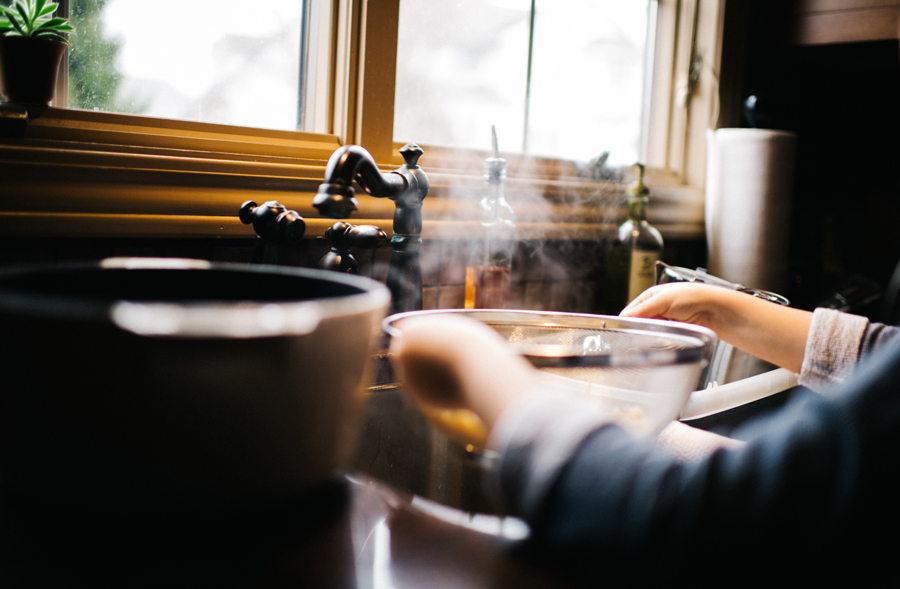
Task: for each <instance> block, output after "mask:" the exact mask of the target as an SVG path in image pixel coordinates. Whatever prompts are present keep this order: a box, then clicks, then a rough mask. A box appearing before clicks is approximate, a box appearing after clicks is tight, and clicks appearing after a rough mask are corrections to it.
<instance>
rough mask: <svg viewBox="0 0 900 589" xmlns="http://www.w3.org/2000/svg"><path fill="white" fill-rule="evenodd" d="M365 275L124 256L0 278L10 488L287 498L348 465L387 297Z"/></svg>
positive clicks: (104, 496)
mask: <svg viewBox="0 0 900 589" xmlns="http://www.w3.org/2000/svg"><path fill="white" fill-rule="evenodd" d="M389 299H390V295H389V293H388V291H387V289H386V288H385V287H384V286H383V285H381V284H379V283H377V282H374V281H371V280H368V279H366V278H362V277H359V276H346V275H341V274H338V273H332V272H324V271H319V270H307V269H299V268H285V267H270V266H250V265H239V264H215V263H208V262H203V261H195V260H173V259H148V258H127V259H109V260H105V261H103V262H99V263H79V264H68V265H48V266H35V267H27V268H19V269H9V270H5V271H3V272H0V373H2V374H3V380H2V385H0V487H2V490H3V491H4V492H15V493H27V494H28V495H30V496H46V497H48V498H61V497H65V498H66V499H67V500H75V501H77V500H85V501H91V502H94V503H96V502H104V501H109V502H115V501H122V502H129V504H167V503H171V502H176V501H177V502H179V503H180V504H184V503H185V502H191V501H197V502H203V503H204V504H210V503H216V502H220V503H228V502H232V501H244V500H257V499H264V498H278V497H283V496H291V495H292V494H296V493H302V492H304V491H305V490H309V489H311V488H313V487H315V486H316V485H319V484H320V483H323V482H325V481H327V480H329V479H330V478H331V477H333V476H334V475H335V473H336V472H338V471H339V470H340V469H341V468H342V467H343V466H345V465H346V463H347V461H348V460H349V459H350V457H351V455H352V453H353V450H354V443H355V438H356V435H357V423H356V418H357V414H358V413H359V411H360V409H361V406H360V405H361V402H362V399H363V391H362V389H361V386H362V385H363V384H364V380H365V373H366V370H367V365H368V363H369V361H370V358H371V355H372V352H373V350H374V346H375V344H376V342H377V341H378V338H379V337H380V333H381V332H380V328H379V326H380V322H381V319H382V318H383V317H384V313H385V311H386V309H387V306H388V303H389Z"/></svg>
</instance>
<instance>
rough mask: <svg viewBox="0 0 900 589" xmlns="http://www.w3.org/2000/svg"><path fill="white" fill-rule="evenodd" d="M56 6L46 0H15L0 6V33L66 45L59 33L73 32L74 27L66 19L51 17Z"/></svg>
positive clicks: (66, 42) (65, 40)
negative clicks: (10, 3) (8, 5)
mask: <svg viewBox="0 0 900 589" xmlns="http://www.w3.org/2000/svg"><path fill="white" fill-rule="evenodd" d="M58 6H59V5H58V4H56V3H54V2H47V0H15V3H14V4H13V5H12V6H10V7H0V34H2V35H7V36H10V37H38V38H42V39H52V40H54V41H62V42H63V43H65V44H66V45H68V44H69V41H68V40H67V39H66V38H65V37H63V36H62V34H61V33H72V32H75V28H74V27H73V26H72V25H70V24H69V21H68V20H67V19H65V18H60V17H56V18H54V17H53V13H54V12H56V9H57V7H58Z"/></svg>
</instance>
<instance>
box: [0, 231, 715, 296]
mask: <svg viewBox="0 0 900 589" xmlns="http://www.w3.org/2000/svg"><path fill="white" fill-rule="evenodd" d="M248 232H250V234H252V229H250V228H249V227H248ZM257 246H258V240H256V239H254V238H252V237H251V238H247V239H190V238H184V239H126V238H117V239H104V238H29V237H18V238H10V237H3V238H0V266H11V265H19V264H31V263H52V262H65V261H86V260H100V259H103V258H106V257H111V256H141V257H148V256H149V257H185V258H196V259H204V260H210V261H216V262H240V263H249V262H251V260H252V259H253V254H254V248H255V247H257ZM606 246H607V243H606V242H605V241H596V240H592V241H586V240H573V241H561V240H552V241H536V240H529V241H523V242H522V243H520V245H519V248H518V251H517V253H516V256H515V259H514V263H513V278H512V281H513V301H512V303H511V307H513V308H522V309H534V310H554V311H566V312H582V313H590V312H598V311H599V308H598V306H597V303H596V299H597V297H598V295H599V289H600V288H602V285H601V281H600V276H601V272H602V268H603V260H604V251H605V248H606ZM465 247H466V246H465V244H464V243H463V242H461V241H458V240H427V239H426V240H424V243H423V247H422V278H423V306H424V307H425V308H426V309H433V308H461V307H462V306H463V300H464V284H465V261H464V260H463V259H462V256H461V255H460V252H463V251H465ZM705 248H706V246H705V243H704V241H703V240H702V239H701V238H688V239H670V240H668V241H667V242H666V255H665V260H666V261H667V262H669V263H671V264H674V265H679V266H687V267H691V268H694V267H696V266H702V265H703V264H704V260H705V253H706V249H705ZM328 249H329V245H328V243H327V241H326V240H324V239H321V238H318V239H306V240H304V241H303V243H302V244H300V245H299V246H298V247H296V248H289V249H284V250H282V254H281V257H280V259H279V263H283V264H286V265H291V266H305V267H313V266H315V265H316V264H317V263H318V261H319V260H320V259H321V258H322V256H324V255H325V254H326V253H327V252H328ZM353 254H354V257H356V258H357V260H358V261H359V262H360V266H361V273H362V274H363V275H366V276H369V277H372V278H375V279H377V280H380V281H382V282H384V281H385V279H386V278H387V266H388V261H389V259H390V248H389V247H383V248H380V249H378V250H374V251H373V250H354V252H353Z"/></svg>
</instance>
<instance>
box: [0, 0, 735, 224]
mask: <svg viewBox="0 0 900 589" xmlns="http://www.w3.org/2000/svg"><path fill="white" fill-rule="evenodd" d="M315 1H316V2H317V9H318V11H319V14H320V18H319V20H318V21H317V25H318V27H317V30H316V38H317V39H318V43H317V44H316V47H315V51H314V52H311V54H314V56H315V63H316V68H315V75H314V79H315V84H311V85H310V86H311V87H312V89H309V88H308V91H307V96H308V97H312V98H313V100H311V101H310V102H309V103H308V105H307V109H308V110H307V111H306V115H307V116H308V119H307V120H308V121H309V123H308V126H307V128H308V129H310V130H311V131H312V132H304V131H268V130H262V129H255V128H246V127H234V126H226V125H215V124H207V123H196V122H190V121H174V120H167V119H155V118H151V117H142V116H134V115H124V114H117V113H103V112H93V111H81V110H74V109H65V108H60V107H50V108H46V109H42V108H29V123H28V131H27V134H26V136H25V137H24V138H20V139H17V138H6V139H0V181H2V183H3V185H4V187H5V188H4V192H5V193H7V194H6V195H5V196H4V197H3V198H2V199H0V235H32V236H41V235H54V236H67V235H69V236H88V235H92V236H116V237H125V236H145V237H154V236H156V237H172V236H184V235H186V234H190V235H193V236H210V237H211V236H218V237H226V236H227V237H245V236H248V235H249V236H251V237H252V231H251V232H249V233H248V231H247V228H246V226H243V225H242V224H241V223H240V222H239V220H238V219H237V210H238V207H239V206H240V204H241V203H242V202H244V201H245V200H256V201H257V202H262V201H265V200H278V201H279V202H281V203H282V204H284V205H285V206H287V207H288V208H290V209H293V210H297V211H298V212H299V213H300V214H301V215H303V216H304V217H305V218H306V219H307V225H308V230H307V235H308V236H311V237H313V236H319V235H322V234H323V233H324V231H325V229H327V228H328V227H329V226H330V225H331V224H332V223H333V221H332V220H328V219H321V218H318V213H317V211H315V209H313V208H312V206H311V200H312V198H313V196H314V194H315V192H316V190H317V187H318V184H319V183H320V182H321V179H322V177H323V175H324V169H325V165H326V163H327V159H328V156H329V155H330V154H331V153H332V152H333V151H334V150H335V149H337V147H339V146H340V145H342V144H358V145H362V146H364V147H365V148H366V149H367V150H368V151H369V152H370V153H372V154H373V156H374V157H375V159H376V161H377V162H379V165H380V166H381V167H382V169H383V170H385V171H386V170H389V169H391V168H392V167H394V166H399V165H401V164H402V159H401V158H400V156H399V154H398V153H397V148H398V147H399V146H398V145H395V144H394V142H393V117H394V83H395V73H396V59H397V26H398V20H399V2H400V0H379V1H378V2H375V1H374V0H315ZM658 2H659V9H658V21H657V27H656V42H655V44H654V46H655V57H654V70H653V78H654V85H653V95H652V96H651V98H650V102H651V108H650V115H649V116H650V129H651V133H650V134H649V136H648V147H647V162H646V163H647V165H648V170H649V171H648V176H647V181H648V184H649V185H650V187H651V189H652V191H653V195H654V205H653V206H652V207H651V208H650V221H651V222H653V223H654V224H655V225H657V226H659V227H660V229H661V230H662V232H663V234H664V236H667V237H698V236H702V234H703V184H704V176H705V133H706V129H707V128H709V127H714V125H715V121H712V122H711V113H714V112H716V111H717V109H718V106H717V101H718V87H717V86H718V85H717V82H716V78H717V76H716V73H715V72H717V71H718V69H719V60H720V57H719V56H720V49H719V48H720V46H721V30H722V18H723V13H724V5H725V3H724V0H714V1H712V2H704V3H700V1H699V0H658ZM61 9H62V10H65V13H68V0H62V2H61ZM697 56H702V59H703V63H704V67H703V69H702V70H701V71H700V75H699V77H698V78H697V79H696V80H691V81H690V82H688V80H689V76H690V71H691V65H692V64H693V63H695V62H696V61H697ZM60 69H61V70H65V69H66V68H60ZM65 76H66V73H65V72H64V71H61V73H60V84H59V88H60V89H62V90H63V91H62V92H60V93H59V94H58V95H57V101H58V102H59V103H60V104H64V103H65V100H66V93H65V91H64V90H65V89H66V88H67V81H66V79H65ZM679 84H680V86H679ZM679 89H681V90H682V92H681V93H680V94H679ZM698 113H702V114H703V115H704V116H700V114H698ZM423 148H424V149H425V152H426V154H425V156H423V158H422V160H421V162H420V163H421V164H422V165H423V168H424V169H425V171H426V172H427V173H428V174H429V177H430V179H431V186H432V188H431V190H430V193H429V196H428V198H427V199H426V201H425V208H424V216H425V219H426V222H425V227H424V229H423V236H424V237H425V238H429V237H433V238H439V239H442V238H448V239H450V238H454V237H458V236H460V235H464V234H465V232H466V231H467V228H466V225H467V222H466V221H465V213H464V209H465V208H466V205H467V202H466V201H465V199H460V198H459V194H460V193H466V192H476V191H477V190H478V188H479V186H480V183H481V178H480V169H481V165H480V162H481V160H482V159H483V158H484V157H485V156H486V155H487V153H486V152H482V151H469V150H453V149H447V148H441V147H436V146H435V147H432V146H426V145H423ZM505 157H507V159H508V160H509V161H510V177H509V178H510V179H509V182H508V187H507V189H508V195H509V198H510V201H511V202H512V203H513V204H514V206H515V205H516V203H517V201H518V200H521V201H522V202H523V203H525V204H523V205H522V206H521V207H517V213H518V215H519V216H520V219H521V222H520V225H521V226H522V228H523V234H524V238H526V239H528V238H529V237H530V236H531V237H534V238H537V237H538V236H540V237H544V238H560V239H580V238H584V239H597V238H601V237H604V236H608V235H611V234H612V231H613V229H614V227H615V222H610V219H613V220H614V219H618V218H620V217H621V216H622V214H621V213H622V212H621V210H619V209H621V204H622V201H623V199H622V198H621V197H622V194H623V193H622V187H621V186H617V185H614V184H607V185H604V184H603V183H598V182H597V181H592V180H586V179H583V178H580V177H579V176H578V175H577V173H576V170H575V169H574V165H572V164H571V163H570V162H564V161H555V160H542V161H540V165H539V166H538V167H537V168H536V169H535V168H529V169H527V170H526V169H525V168H524V167H520V166H519V163H520V161H521V158H518V157H517V156H515V155H508V156H506V155H505ZM597 195H602V196H603V197H602V198H598V197H597ZM535 196H539V197H542V199H543V201H544V202H546V203H547V206H545V207H543V206H542V207H534V208H535V210H534V211H533V213H532V212H530V211H531V208H532V207H531V205H530V204H528V203H533V202H535V201H536V200H537V201H540V200H541V199H540V198H537V199H535ZM573 197H574V198H573ZM606 197H610V198H606ZM360 203H361V206H360V210H359V211H358V213H356V214H354V216H353V218H351V219H350V221H351V222H353V223H371V224H376V225H380V226H382V227H383V228H384V229H385V230H387V231H388V232H390V229H391V228H390V219H391V218H392V215H393V203H391V202H389V201H385V200H384V199H375V198H371V197H368V196H367V195H361V197H360ZM548 207H549V208H548ZM538 209H540V210H538ZM548 210H549V211H550V214H549V216H548V214H547V212H548ZM444 215H450V216H452V217H453V218H455V219H462V221H440V220H437V219H440V218H444ZM472 222H474V221H472Z"/></svg>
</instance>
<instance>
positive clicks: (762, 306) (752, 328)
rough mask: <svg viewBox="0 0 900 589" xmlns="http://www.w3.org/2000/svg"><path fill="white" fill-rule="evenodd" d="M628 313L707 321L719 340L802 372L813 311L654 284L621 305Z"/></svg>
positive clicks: (706, 288)
mask: <svg viewBox="0 0 900 589" xmlns="http://www.w3.org/2000/svg"><path fill="white" fill-rule="evenodd" d="M621 315H622V316H623V317H648V318H651V319H670V320H673V321H683V322H686V323H694V324H696V325H702V326H703V327H707V328H709V329H712V330H713V331H714V332H716V335H717V336H719V339H721V340H724V341H726V342H728V343H730V344H732V345H733V346H735V347H737V348H740V349H742V350H744V351H746V352H749V353H751V354H753V355H755V356H758V357H760V358H762V359H764V360H767V361H769V362H772V363H773V364H777V365H778V366H782V367H784V368H787V369H788V370H792V371H794V372H798V373H799V372H800V367H801V365H802V362H803V353H804V349H805V346H806V336H807V334H808V333H809V326H810V322H811V321H812V313H810V312H808V311H801V310H799V309H792V308H790V307H785V306H782V305H779V304H777V303H772V302H770V301H766V300H764V299H760V298H756V297H754V296H751V295H749V294H746V293H742V292H739V291H736V290H730V289H727V288H722V287H719V286H711V285H708V284H697V283H689V282H672V283H668V284H660V285H657V286H653V287H650V288H648V289H647V290H645V291H644V292H642V293H641V294H640V295H638V297H637V298H636V299H634V300H633V301H632V302H631V303H629V304H628V306H626V307H625V308H624V309H622V313H621Z"/></svg>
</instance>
